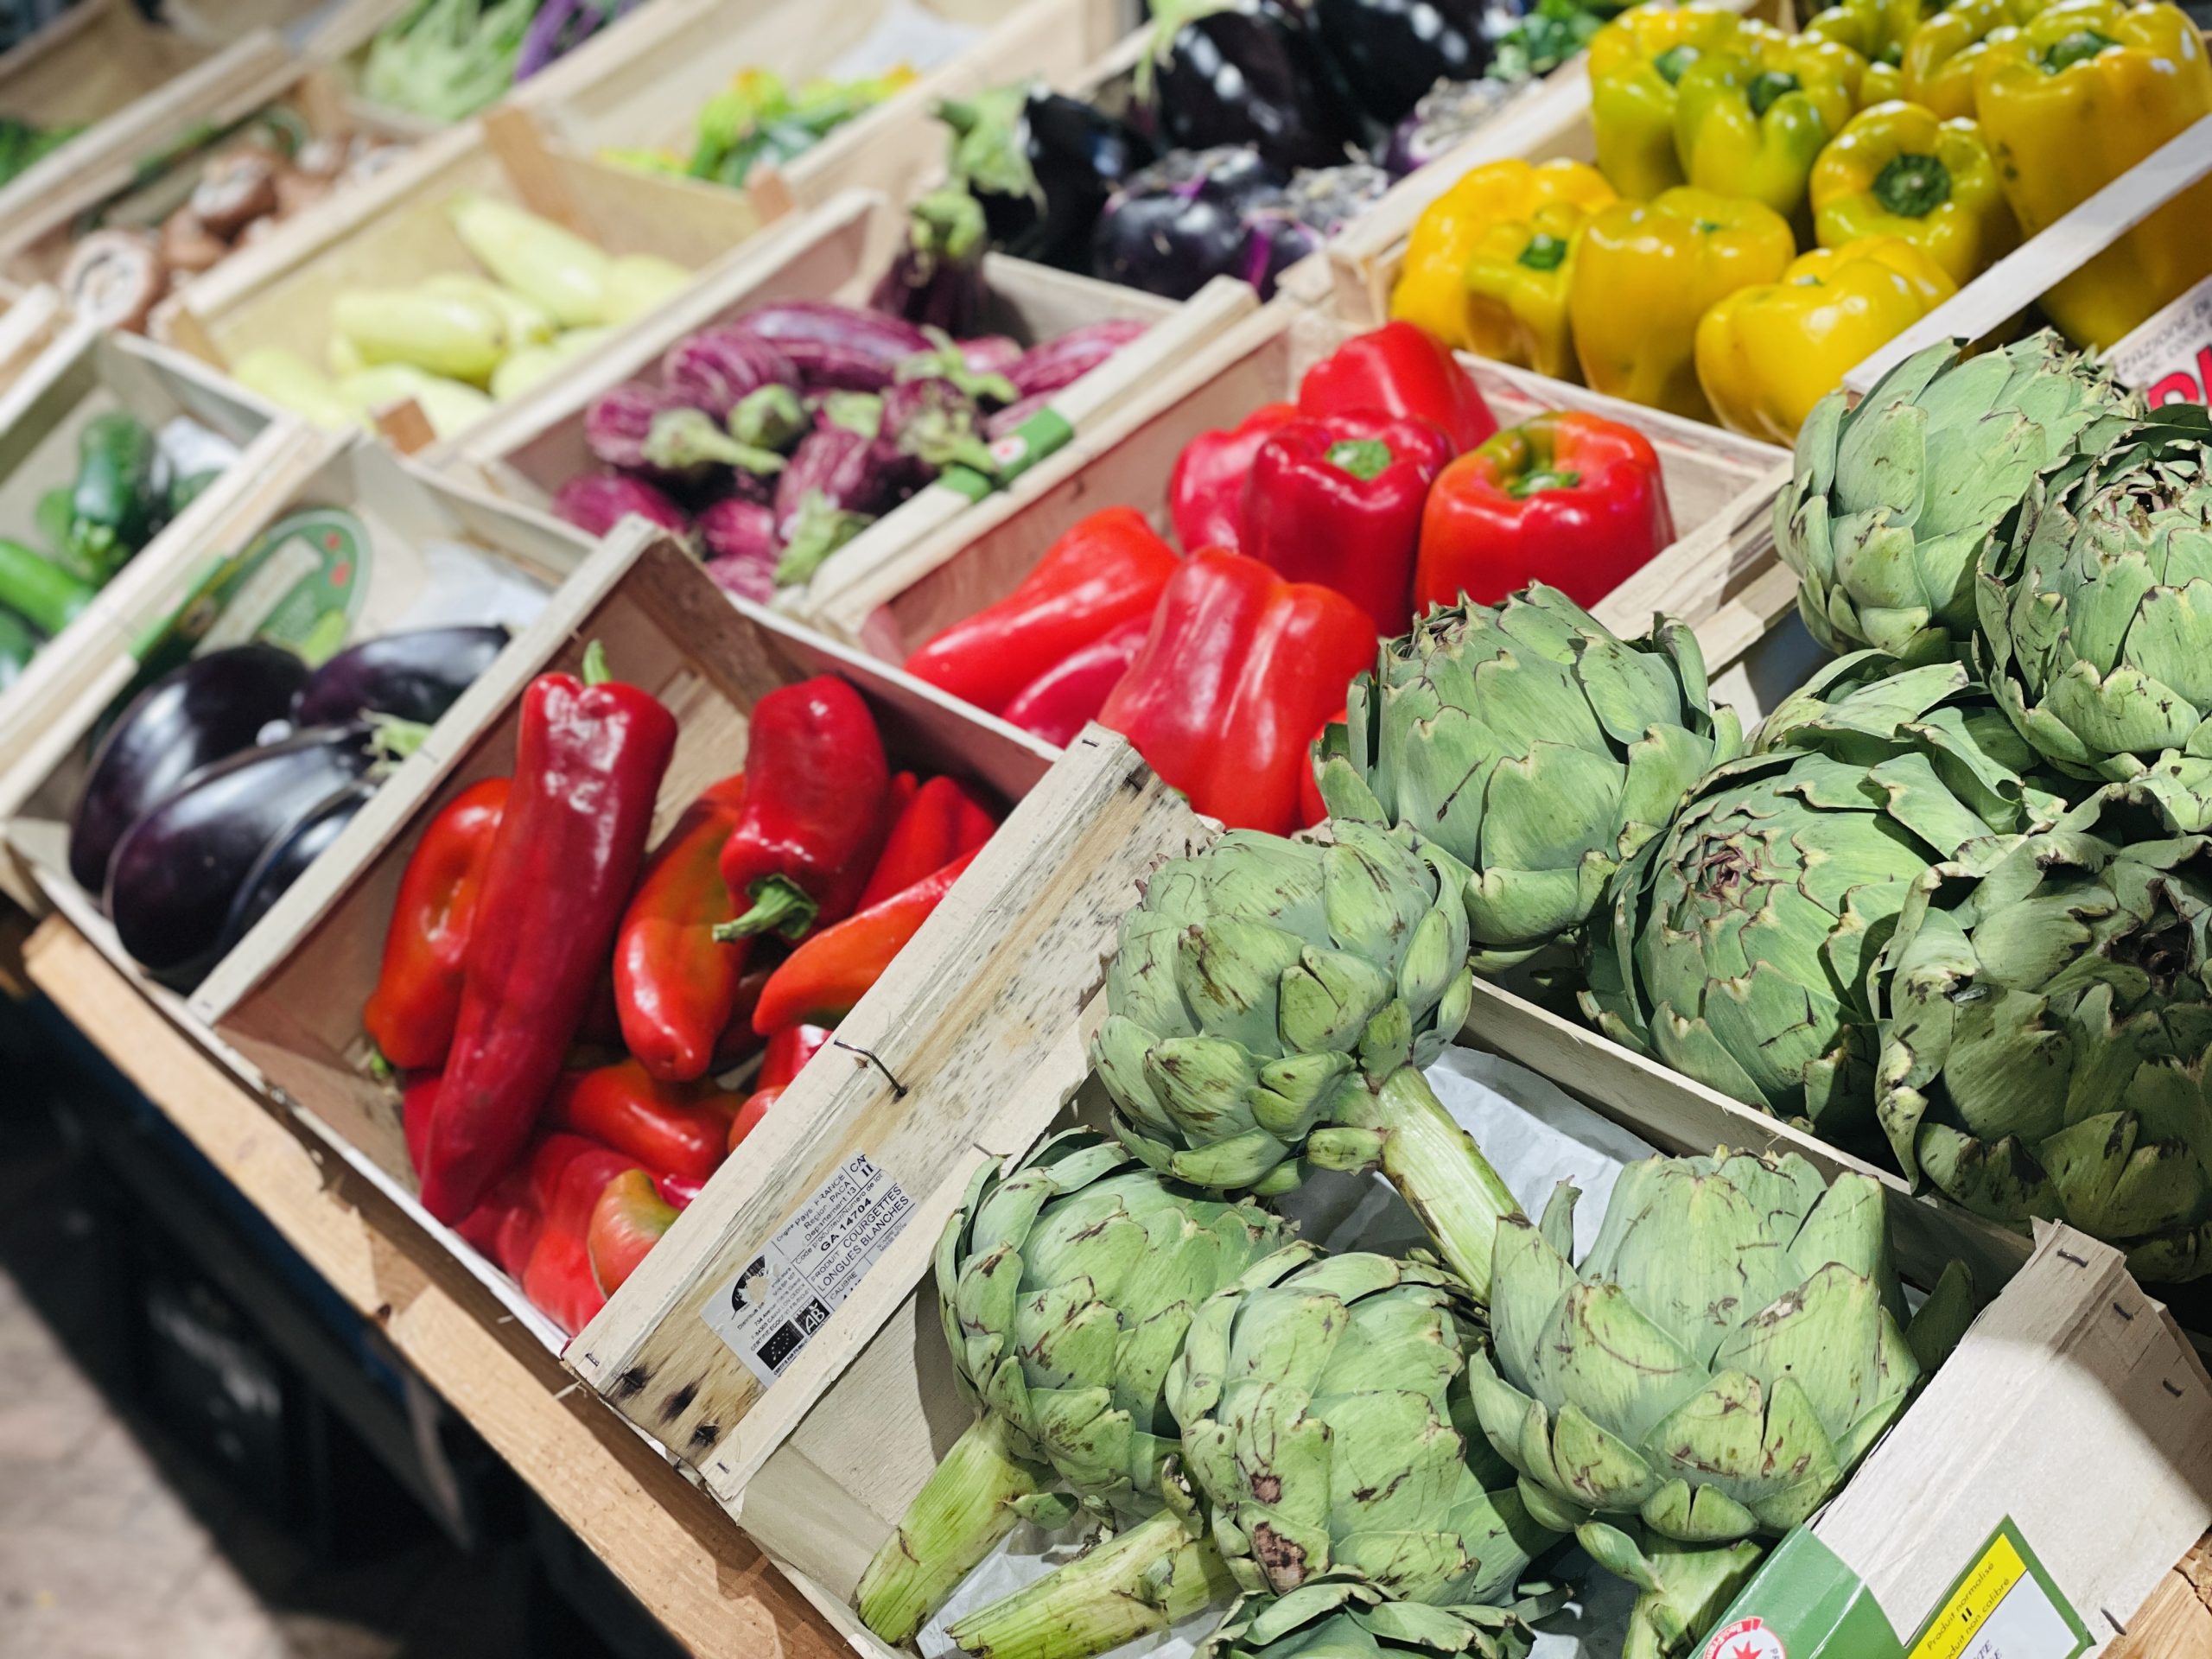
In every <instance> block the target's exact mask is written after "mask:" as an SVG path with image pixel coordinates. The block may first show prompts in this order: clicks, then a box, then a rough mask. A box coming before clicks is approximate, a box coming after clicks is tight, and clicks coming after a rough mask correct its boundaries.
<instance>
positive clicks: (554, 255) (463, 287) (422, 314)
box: [232, 194, 691, 438]
mask: <svg viewBox="0 0 2212 1659" xmlns="http://www.w3.org/2000/svg"><path fill="white" fill-rule="evenodd" d="M447 213H448V216H449V217H450V219H452V221H453V228H454V234H455V235H456V236H458V237H459V238H461V245H463V246H464V247H466V248H467V250H468V251H469V253H470V254H471V255H472V256H473V257H474V258H475V260H476V263H477V265H478V267H479V269H478V270H467V271H463V270H455V271H442V272H440V273H438V274H437V275H435V276H433V277H425V278H423V280H422V281H420V282H418V283H411V284H410V285H407V286H405V287H397V288H353V289H345V290H343V291H341V292H340V293H339V294H338V295H336V296H334V298H333V299H332V301H331V302H330V311H329V318H328V327H329V330H330V336H329V344H328V346H327V347H326V348H325V353H324V358H325V366H324V367H323V368H319V367H317V366H316V365H315V364H313V363H310V362H308V360H307V359H304V358H302V357H301V356H299V355H298V354H297V353H293V352H289V351H287V350H285V349H284V348H283V347H282V346H256V347H255V348H254V349H252V350H251V351H249V352H247V353H245V354H244V355H243V356H242V357H241V358H240V359H238V362H237V363H236V364H234V365H232V373H233V374H234V375H236V376H237V378H238V382H239V384H240V385H245V386H247V387H249V388H251V390H253V391H257V392H259V393H260V394H261V395H262V396H263V397H266V398H268V399H269V401H270V402H271V403H273V404H278V405H279V406H281V407H282V408H284V409H287V410H290V411H291V412H292V413H294V414H296V415H298V416H302V417H304V418H305V419H307V420H308V421H311V422H313V423H315V424H316V425H317V426H325V427H333V428H339V429H344V428H346V427H359V428H361V429H364V430H368V431H374V430H375V429H376V415H377V412H378V410H383V409H385V408H388V407H389V406H391V405H392V404H400V403H406V402H410V401H411V402H412V403H413V404H415V405H416V408H417V409H419V410H421V411H422V413H423V418H424V419H425V420H427V421H428V422H429V424H430V429H431V431H432V432H433V433H434V434H435V435H436V436H438V437H440V438H449V437H452V436H454V435H456V434H458V433H461V432H462V431H465V430H467V428H468V427H469V426H470V425H472V424H473V423H475V422H476V421H477V420H479V419H480V418H481V417H482V416H484V415H485V414H486V413H487V412H489V410H491V408H492V405H493V403H494V402H495V401H497V400H498V399H500V398H505V397H518V396H520V395H521V394H522V393H523V392H525V391H529V390H530V388H531V387H532V386H534V385H537V383H538V382H539V381H541V380H543V379H544V378H547V377H548V376H549V375H552V374H555V373H557V372H559V371H560V369H561V368H562V366H563V365H564V364H566V363H567V362H568V361H569V359H572V358H574V357H575V356H577V355H578V354H580V353H583V352H585V351H588V350H589V349H590V348H591V347H592V346H594V345H596V344H597V343H598V342H599V341H601V340H604V339H606V338H607V334H608V333H609V332H610V331H611V330H613V328H616V327H620V325H621V324H623V323H626V322H628V321H631V320H632V318H635V317H639V316H641V315H644V314H645V312H647V311H650V310H652V308H654V307H655V306H657V305H658V304H660V303H661V302H663V301H664V300H666V299H668V298H669V297H670V296H672V295H674V294H675V293H676V292H677V290H678V289H682V288H683V286H684V284H685V283H688V282H690V280H691V273H690V271H687V270H684V269H683V267H682V266H681V265H678V264H674V263H673V262H671V261H670V260H666V259H663V258H661V257H658V256H657V255H654V254H648V253H625V254H614V255H610V254H608V253H607V252H606V251H604V250H602V249H601V248H599V247H598V246H596V245H594V244H593V243H591V242H588V241H587V240H585V239H584V238H582V237H580V236H578V235H577V234H575V232H573V231H569V230H568V229H566V228H564V227H563V226H559V225H556V224H554V223H553V222H552V221H551V220H550V219H542V218H540V217H539V216H538V215H537V214H536V213H531V212H530V211H529V210H527V209H526V208H523V207H517V206H516V205H515V204H514V203H512V202H511V201H506V200H502V199H500V198H499V197H497V196H490V195H474V194H472V195H463V196H458V197H455V198H454V200H452V201H451V202H450V203H448V206H447ZM326 368H327V371H328V372H325V369H326Z"/></svg>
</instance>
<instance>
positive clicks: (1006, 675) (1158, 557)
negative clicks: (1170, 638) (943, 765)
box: [906, 507, 1179, 714]
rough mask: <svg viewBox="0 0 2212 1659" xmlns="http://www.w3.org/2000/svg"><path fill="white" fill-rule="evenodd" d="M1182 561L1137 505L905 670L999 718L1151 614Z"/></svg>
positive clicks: (1101, 522) (1083, 534)
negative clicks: (1030, 690) (1087, 651)
mask: <svg viewBox="0 0 2212 1659" xmlns="http://www.w3.org/2000/svg"><path fill="white" fill-rule="evenodd" d="M1177 563H1179V561H1178V560H1177V558H1176V556H1175V550H1174V549H1173V548H1172V547H1170V546H1168V545H1167V543H1166V542H1163V541H1162V540H1160V537H1158V536H1156V535H1154V533H1153V529H1152V526H1151V525H1149V524H1147V523H1145V521H1144V515H1143V514H1142V513H1141V512H1138V511H1137V510H1136V509H1135V507H1109V508H1107V509H1106V510H1105V511H1104V512H1094V513H1092V514H1091V515H1090V517H1089V518H1085V519H1084V520H1083V521H1082V522H1081V523H1079V524H1076V525H1075V526H1074V527H1073V528H1072V529H1071V530H1070V531H1068V532H1067V533H1066V534H1065V535H1064V536H1062V537H1060V539H1059V540H1058V541H1057V542H1055V543H1052V546H1051V548H1049V549H1048V550H1046V554H1045V556H1044V557H1043V558H1042V559H1039V561H1038V562H1037V568H1036V569H1033V570H1032V571H1031V572H1030V573H1029V574H1028V575H1027V576H1024V577H1023V578H1022V579H1021V582H1020V586H1018V587H1016V588H1014V591H1013V592H1012V593H1010V594H1007V596H1006V597H1005V598H1004V599H1002V600H1001V601H998V603H997V604H995V605H988V606H986V607H984V608H983V609H982V610H980V611H978V612H976V614H975V615H973V616H971V617H969V619H968V620H966V621H964V622H956V623H954V624H953V625H952V626H950V627H949V628H947V629H945V630H944V632H942V633H940V634H938V635H937V636H936V637H935V638H933V639H931V640H930V641H929V642H928V643H927V644H925V645H923V646H922V648H921V649H920V650H918V651H917V652H914V654H913V655H912V656H911V657H909V658H907V659H906V671H907V672H908V673H909V674H912V675H913V676H915V677H917V678H918V679H924V680H927V681H928V682H929V683H931V685H934V686H937V687H938V688H940V689H941V690H945V691H949V692H950V693H951V694H952V695H953V696H956V697H959V698H962V699H963V700H964V701H966V702H972V703H974V704H975V705H976V707H977V708H978V709H985V710H988V712H989V713H991V714H996V713H998V712H999V711H1000V710H1001V709H1004V708H1005V707H1006V705H1007V703H1008V702H1011V701H1012V700H1013V698H1014V696H1015V695H1016V694H1017V693H1018V692H1020V690H1023V688H1025V687H1026V686H1027V685H1028V684H1029V683H1031V682H1032V681H1033V680H1035V679H1036V678H1037V677H1038V676H1039V675H1040V674H1042V673H1044V672H1045V671H1046V670H1047V669H1049V668H1052V667H1053V666H1055V665H1056V664H1058V663H1060V662H1061V661H1062V660H1064V659H1065V658H1068V657H1070V656H1071V655H1073V654H1074V653H1075V652H1077V651H1080V650H1081V649H1083V647H1084V646H1085V645H1089V644H1090V642H1091V641H1092V640H1094V639H1097V638H1099V637H1100V636H1101V635H1102V634H1105V633H1109V632H1112V631H1113V630H1114V629H1115V628H1116V627H1119V626H1121V625H1122V623H1124V622H1127V621H1128V620H1129V619H1130V618H1132V617H1138V616H1150V615H1151V614H1152V607H1153V606H1154V603H1155V602H1156V601H1158V600H1159V598H1160V589H1161V588H1165V587H1166V585H1167V579H1168V577H1170V576H1172V575H1174V574H1175V567H1176V565H1177Z"/></svg>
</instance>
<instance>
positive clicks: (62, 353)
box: [0, 289, 309, 912]
mask: <svg viewBox="0 0 2212 1659" xmlns="http://www.w3.org/2000/svg"><path fill="white" fill-rule="evenodd" d="M41 293H42V294H44V295H46V296H48V299H47V300H46V301H45V302H40V301H39V300H38V299H37V298H36V297H35V295H37V294H41ZM35 295H34V297H32V298H27V299H26V300H23V301H21V302H18V303H17V305H16V307H14V308H10V311H9V313H8V315H7V316H6V317H5V318H0V336H5V335H8V334H15V333H17V332H19V331H18V329H17V327H16V323H17V314H18V312H21V313H22V314H23V315H22V321H23V323H24V325H26V331H28V332H34V333H35V329H36V325H37V324H38V322H39V321H40V317H41V312H42V311H43V312H44V313H45V315H46V318H47V321H48V322H51V321H52V316H53V309H52V308H53V305H54V302H53V301H52V298H51V296H52V290H51V289H42V290H35ZM24 343H26V344H28V343H29V342H28V341H26V342H24ZM7 360H8V361H10V362H13V363H14V364H15V365H16V372H15V378H13V379H12V381H10V383H9V384H8V385H6V386H5V387H4V389H0V536H6V537H10V538H11V539H14V540H16V541H19V542H23V543H28V544H29V545H30V546H32V547H34V548H35V547H38V546H39V545H40V544H41V539H42V538H41V537H40V536H39V535H38V533H37V531H35V528H34V514H35V508H36V505H37V502H38V499H39V497H40V496H41V495H42V494H44V493H46V492H47V491H48V490H49V489H53V488H54V487H56V486H64V485H67V484H68V483H69V481H70V480H72V479H73V478H74V477H75V476H76V474H77V435H78V434H79V432H80V431H81V430H83V429H84V427H85V424H86V423H87V422H88V421H91V420H92V418H93V417H94V416H99V415H102V414H105V413H108V412H109V411H111V410H127V411H129V412H130V413H131V414H133V415H135V416H137V417H138V418H139V419H140V420H141V421H143V422H144V423H146V424H147V425H148V426H149V427H150V428H152V429H155V430H156V432H158V431H159V430H160V429H162V427H163V426H164V425H166V424H167V423H169V422H171V421H173V420H175V419H177V418H178V417H180V416H185V417H188V418H189V419H191V420H192V421H194V422H195V423H198V424H200V426H203V427H205V428H207V429H208V430H209V431H211V432H213V433H214V434H215V435H217V436H219V437H220V438H223V439H226V440H227V441H228V442H232V443H234V444H238V445H239V446H241V447H242V450H243V453H242V454H240V456H239V458H238V461H237V462H236V463H234V464H233V465H232V466H231V467H229V468H228V469H227V470H226V472H225V474H224V475H223V476H222V478H221V479H220V480H218V481H217V482H216V483H215V484H214V485H213V486H211V487H210V488H209V489H207V492H206V493H203V494H202V495H201V496H200V498H199V499H197V500H196V501H194V503H193V504H192V505H190V506H189V507H188V508H187V509H186V510H185V511H184V512H182V513H181V514H179V515H178V516H177V518H175V520H174V521H173V522H171V523H170V524H168V525H167V526H166V527H165V528H163V530H162V531H161V533H160V534H159V535H157V536H156V537H154V539H153V540H152V541H150V542H149V543H147V544H146V545H145V546H144V547H143V548H142V549H140V550H139V551H138V553H137V556H135V557H134V558H132V559H131V560H130V563H128V564H126V565H124V568H123V569H122V570H120V571H119V572H118V573H117V575H116V576H115V579H114V580H113V581H111V582H109V583H108V584H107V586H106V587H105V588H103V589H101V591H100V593H99V596H98V597H97V598H95V599H94V600H93V601H92V603H91V604H90V605H88V606H87V607H86V608H85V609H84V610H83V611H82V612H80V613H79V614H78V616H77V618H76V620H73V622H71V623H70V625H69V626H67V628H65V629H63V630H62V631H61V632H60V633H59V634H57V635H55V636H54V638H53V639H50V640H48V642H47V643H46V645H44V646H43V647H42V648H41V650H40V651H39V652H38V654H37V655H36V656H35V657H34V658H32V659H31V662H30V664H29V667H28V668H26V669H25V670H24V671H23V673H22V677H20V678H18V679H17V680H16V682H15V683H14V684H12V685H10V687H8V688H7V690H4V691H0V817H4V816H5V813H6V810H7V809H8V808H9V806H10V805H11V804H14V803H16V802H18V801H20V800H21V799H22V798H23V797H24V796H25V795H26V794H27V793H28V792H29V791H30V789H31V788H32V787H34V785H35V779H36V778H38V777H41V776H43V775H44V771H45V768H46V766H48V765H49V764H51V760H52V758H53V756H54V753H57V751H56V750H55V749H54V743H55V739H56V732H57V728H58V724H59V722H60V721H61V720H62V719H63V717H64V716H65V715H66V713H67V710H68V709H71V708H73V706H74V705H75V704H76V703H77V702H79V701H80V700H82V699H83V698H84V697H85V696H86V695H87V693H88V692H90V691H91V690H92V689H93V688H94V687H96V686H98V685H99V684H102V683H105V682H106V680H107V679H108V678H109V677H111V676H112V674H113V673H114V672H115V671H116V668H117V665H118V663H120V662H122V661H124V659H125V656H126V653H127V652H128V650H129V647H130V643H131V641H132V640H133V639H136V638H137V634H138V633H139V632H140V631H141V630H142V629H143V627H144V626H146V625H147V623H148V622H149V620H151V619H152V618H154V617H156V616H162V615H166V614H168V613H169V612H170V611H172V610H174V609H175V607H176V606H177V605H179V604H180V603H181V602H182V601H183V599H184V596H185V594H186V593H187V592H188V589H189V588H190V586H191V583H192V582H193V580H194V576H195V575H196V574H197V572H198V570H199V569H200V563H201V560H202V558H203V556H204V550H205V546H206V543H205V539H204V538H205V537H208V536H209V535H211V534H213V533H215V532H216V531H218V529H219V527H220V526H222V525H224V524H227V523H229V522H231V521H232V519H233V518H234V516H235V515H236V514H237V513H238V512H240V511H241V509H242V506H243V505H245V504H246V503H249V502H250V501H251V500H252V499H254V497H255V494H256V493H257V491H258V490H259V489H260V488H261V487H263V486H262V482H261V480H263V479H264V477H265V475H266V474H267V472H268V471H269V469H270V468H271V467H276V466H278V465H280V464H281V463H283V461H285V460H286V458H288V457H292V456H296V455H297V454H301V453H302V447H303V446H304V445H306V444H307V443H308V442H309V440H308V435H307V434H306V433H305V432H304V431H302V429H300V428H299V427H298V426H297V425H296V423H292V422H290V421H287V420H281V419H279V420H274V421H272V418H271V416H272V413H273V411H271V410H269V409H268V408H267V407H266V406H265V405H264V404H262V403H261V402H260V401H259V400H258V399H257V398H253V397H246V396H245V395H243V394H241V393H238V392H237V391H235V390H233V389H232V387H231V386H229V385H226V383H225V382H224V381H223V380H221V379H220V378H219V377H217V376H215V375H213V374H211V373H209V372H208V371H207V369H206V368H205V367H203V366H202V365H200V364H199V363H197V362H195V361H194V360H193V359H190V358H188V357H184V356H181V354H179V353H175V352H171V351H167V350H164V349H163V348H162V347H160V346H154V345H151V344H149V342H147V341H145V340H137V339H131V338H124V337H111V336H108V335H104V334H99V332H97V331H96V330H94V329H92V327H88V326H86V325H84V324H81V323H79V324H70V325H67V327H63V328H61V329H60V331H59V332H58V333H56V334H54V338H53V339H52V340H50V341H49V342H48V344H47V345H46V346H45V347H44V349H43V350H41V351H38V352H37V353H35V355H31V356H29V359H28V360H24V359H20V358H10V359H7ZM0 892H5V893H9V894H10V895H11V896H12V897H14V898H15V899H16V901H17V902H18V903H20V904H22V905H23V906H26V907H27V908H29V909H30V910H32V911H34V912H36V911H38V910H41V909H43V908H44V906H43V904H42V903H41V900H40V899H39V896H38V890H37V888H36V887H35V885H34V884H33V883H32V881H31V880H30V878H29V873H28V872H27V871H26V870H25V869H24V868H22V866H21V865H19V864H18V863H17V862H16V860H15V859H14V858H13V857H11V856H10V855H9V854H8V852H7V850H6V849H5V848H4V847H0Z"/></svg>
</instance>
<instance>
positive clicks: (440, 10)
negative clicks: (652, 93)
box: [361, 0, 642, 121]
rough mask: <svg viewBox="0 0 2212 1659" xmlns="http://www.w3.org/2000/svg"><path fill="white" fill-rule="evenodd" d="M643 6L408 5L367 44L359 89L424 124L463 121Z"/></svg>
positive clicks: (434, 1) (596, 2)
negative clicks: (426, 121) (628, 12)
mask: <svg viewBox="0 0 2212 1659" xmlns="http://www.w3.org/2000/svg"><path fill="white" fill-rule="evenodd" d="M640 3H642V0H415V3H413V4H412V5H410V6H409V7H408V8H407V9H406V10H404V11H403V12H401V13H400V15H399V16H397V17H395V18H393V19H392V20H391V22H389V23H386V24H385V26H384V28H383V29H382V30H381V31H380V32H379V33H378V35H377V37H376V39H374V40H373V41H370V43H369V48H368V54H367V56H366V58H365V60H364V62H363V64H362V67H361V90H362V92H365V94H367V96H368V97H369V98H370V99H372V100H373V101H374V102H376V103H378V104H384V105H389V106H391V108H393V109H395V110H404V111H407V112H408V113H409V114H410V115H417V116H421V117H423V118H424V119H425V120H429V121H465V120H467V118H469V117H470V116H472V115H474V114H475V113H476V112H477V111H479V110H481V109H483V108H485V107H486V105H491V104H494V103H497V102H498V101H499V99H502V98H504V97H505V96H506V94H507V92H508V91H509V90H510V89H511V88H512V87H514V86H517V85H518V84H520V83H521V82H523V81H525V80H527V79H530V77H531V76H532V75H534V74H536V73H537V72H538V71H539V70H541V69H543V68H544V67H546V65H548V64H550V63H552V62H554V61H555V60H557V59H559V58H560V57H561V56H562V54H564V53H567V52H569V51H572V50H573V49H575V48H576V47H579V46H581V45H582V44H583V43H584V42H585V41H588V40H589V39H590V38H591V37H592V36H593V35H595V34H597V33H598V32H599V31H600V30H601V29H604V28H606V27H607V25H608V24H609V23H611V22H613V21H614V20H615V19H616V18H618V17H620V16H622V14H623V13H625V12H626V11H628V10H630V9H631V8H632V6H635V5H638V4H640Z"/></svg>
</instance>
